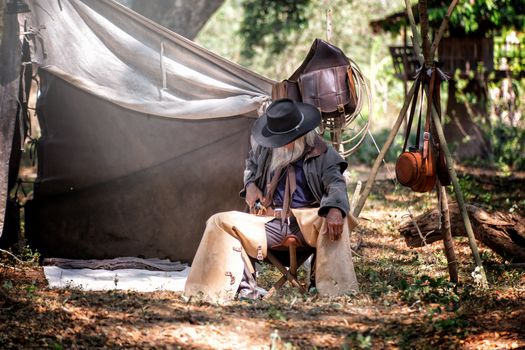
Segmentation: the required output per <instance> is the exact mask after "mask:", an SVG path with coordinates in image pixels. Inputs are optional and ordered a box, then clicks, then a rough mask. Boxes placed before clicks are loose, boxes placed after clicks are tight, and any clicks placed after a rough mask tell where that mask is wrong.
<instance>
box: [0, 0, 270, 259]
mask: <svg viewBox="0 0 525 350" xmlns="http://www.w3.org/2000/svg"><path fill="white" fill-rule="evenodd" d="M26 3H27V4H28V5H29V8H30V9H31V12H30V13H27V14H20V15H19V22H20V23H21V25H24V29H23V30H24V31H25V37H26V38H27V40H28V42H29V44H30V46H31V61H32V63H33V66H36V67H37V68H38V76H39V78H40V86H39V97H38V102H37V114H38V118H39V122H40V125H41V129H42V137H41V138H40V140H39V142H38V146H37V151H38V177H37V180H36V183H35V187H34V198H33V200H32V201H29V202H28V204H27V206H26V235H27V237H28V238H29V240H30V242H31V243H32V244H33V245H34V246H35V247H37V248H38V249H39V250H41V251H42V252H43V253H44V254H45V255H47V256H54V257H69V258H109V257H116V256H144V257H169V258H171V259H176V260H183V261H191V259H192V258H193V255H194V253H195V251H196V249H197V246H198V243H199V240H200V237H201V234H202V231H203V228H204V225H205V221H206V219H207V217H209V216H210V215H211V214H213V213H214V212H217V211H224V210H233V209H242V208H243V205H244V204H243V201H242V200H240V199H239V197H238V191H239V189H240V186H241V185H242V171H243V168H244V158H245V157H246V154H247V152H248V149H249V144H250V143H249V133H250V128H251V125H252V123H253V121H254V120H255V118H256V117H257V115H258V113H257V111H258V110H260V108H261V107H262V106H263V105H264V104H265V103H267V102H268V101H269V95H270V91H271V85H272V83H273V82H272V81H271V80H269V79H266V78H264V77H261V76H259V75H257V74H255V73H253V72H250V71H248V70H246V69H244V68H242V67H240V66H238V65H236V64H234V63H232V62H229V61H227V60H225V59H222V58H220V57H218V56H217V55H215V54H213V53H211V52H209V51H207V50H205V49H203V48H201V47H199V46H197V45H196V44H194V43H193V42H191V41H189V40H187V39H185V38H183V37H181V36H178V35H177V34H174V33H172V32H170V31H168V30H166V29H165V28H163V27H160V26H158V25H156V24H155V23H153V22H151V21H149V20H147V19H145V18H143V17H141V16H140V15H138V14H136V13H134V12H132V11H130V10H128V9H127V8H125V7H124V6H122V5H120V4H118V3H116V2H114V1H111V0H68V1H65V0H62V1H37V0H30V1H26ZM5 34H8V33H7V32H6V33H5ZM9 118H16V113H13V115H9V116H8V118H7V117H6V116H4V115H3V116H2V119H0V120H1V123H2V124H4V125H7V124H6V123H7V121H8V120H9ZM4 141H5V140H4ZM5 142H7V141H5ZM2 157H3V159H2V164H3V165H2V166H4V165H5V164H6V162H5V154H2ZM4 180H5V179H4ZM5 182H6V181H0V184H1V185H3V188H2V189H1V190H2V191H3V192H2V193H3V195H4V198H5V193H6V191H7V186H4V183H5ZM4 205H5V201H4V202H3V203H2V206H4Z"/></svg>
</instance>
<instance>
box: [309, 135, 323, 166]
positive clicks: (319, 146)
mask: <svg viewBox="0 0 525 350" xmlns="http://www.w3.org/2000/svg"><path fill="white" fill-rule="evenodd" d="M327 150H328V146H327V145H326V143H325V142H324V140H323V139H322V138H321V136H319V135H318V136H316V138H315V142H314V145H313V147H312V146H309V147H308V149H307V150H306V155H305V157H304V159H305V160H306V159H309V158H315V157H319V156H320V155H321V154H323V153H325V152H326V151H327Z"/></svg>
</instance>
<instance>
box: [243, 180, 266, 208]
mask: <svg viewBox="0 0 525 350" xmlns="http://www.w3.org/2000/svg"><path fill="white" fill-rule="evenodd" d="M257 200H260V201H261V202H262V201H263V194H262V192H261V190H260V189H259V188H258V187H257V185H256V184H255V183H253V182H251V183H249V184H248V186H246V203H247V204H248V207H249V208H250V213H253V212H255V209H254V206H255V202H257Z"/></svg>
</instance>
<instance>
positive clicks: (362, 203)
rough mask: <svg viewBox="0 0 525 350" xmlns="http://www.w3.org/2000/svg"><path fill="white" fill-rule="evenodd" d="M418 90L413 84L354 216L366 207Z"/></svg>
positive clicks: (367, 181) (372, 170)
mask: <svg viewBox="0 0 525 350" xmlns="http://www.w3.org/2000/svg"><path fill="white" fill-rule="evenodd" d="M415 90H416V84H415V83H414V84H412V87H411V88H410V91H409V92H408V94H407V96H406V99H405V103H404V104H403V107H402V108H401V111H400V112H399V116H398V117H397V120H396V122H395V124H394V126H393V127H392V130H391V131H390V134H389V135H388V138H387V139H386V141H385V144H384V145H383V148H382V149H381V152H379V155H378V156H377V158H376V160H375V161H374V165H373V166H372V169H371V170H370V174H369V175H368V179H367V180H366V185H365V188H364V189H363V193H361V195H360V196H359V201H358V202H357V205H356V207H355V209H354V216H356V217H358V216H359V214H360V213H361V210H362V209H363V207H364V206H365V202H366V199H367V198H368V195H369V194H370V191H371V190H372V186H373V185H374V181H375V178H376V176H377V172H378V171H379V166H380V165H381V162H382V161H383V159H384V158H385V155H386V152H387V151H388V149H389V148H390V146H391V145H392V142H393V141H394V138H395V137H396V135H397V132H398V131H399V128H400V127H401V124H402V123H403V120H405V115H406V113H407V110H408V106H409V105H410V100H412V96H414V92H415Z"/></svg>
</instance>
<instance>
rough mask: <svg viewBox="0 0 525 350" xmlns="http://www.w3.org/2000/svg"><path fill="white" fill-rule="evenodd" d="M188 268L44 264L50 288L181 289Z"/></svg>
mask: <svg viewBox="0 0 525 350" xmlns="http://www.w3.org/2000/svg"><path fill="white" fill-rule="evenodd" d="M189 271H190V268H189V267H186V268H185V269H184V270H182V271H171V272H167V271H148V270H139V269H121V270H92V269H63V268H60V267H58V266H44V275H45V276H46V279H47V282H48V285H49V288H56V289H71V288H77V289H81V290H90V291H112V290H127V291H134V292H157V291H172V292H182V291H184V285H185V284H186V278H187V277H188V274H189Z"/></svg>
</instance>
